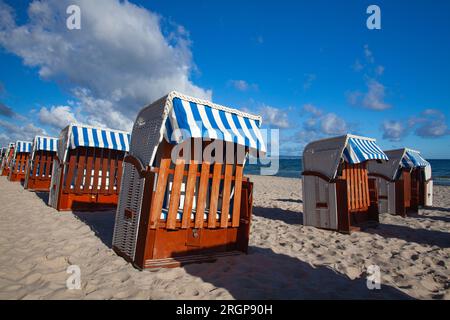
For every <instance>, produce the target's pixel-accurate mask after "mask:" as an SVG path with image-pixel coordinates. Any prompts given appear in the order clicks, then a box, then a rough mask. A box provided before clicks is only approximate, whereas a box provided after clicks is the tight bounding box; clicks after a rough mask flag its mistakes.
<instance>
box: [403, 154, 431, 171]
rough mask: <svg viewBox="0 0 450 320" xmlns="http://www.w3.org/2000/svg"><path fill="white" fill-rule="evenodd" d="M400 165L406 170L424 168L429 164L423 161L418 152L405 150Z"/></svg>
mask: <svg viewBox="0 0 450 320" xmlns="http://www.w3.org/2000/svg"><path fill="white" fill-rule="evenodd" d="M402 165H403V166H404V167H406V168H415V167H426V166H429V165H430V163H429V162H428V161H427V160H425V159H424V158H423V157H422V156H421V155H420V153H419V152H418V151H415V150H407V151H406V152H405V155H404V156H403V159H402Z"/></svg>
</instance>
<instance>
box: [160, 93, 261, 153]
mask: <svg viewBox="0 0 450 320" xmlns="http://www.w3.org/2000/svg"><path fill="white" fill-rule="evenodd" d="M172 103H173V108H172V109H171V111H170V113H169V117H168V121H166V124H165V125H166V127H165V128H166V130H165V133H164V135H165V138H166V140H167V141H169V142H170V143H181V142H182V141H184V140H186V139H189V138H206V139H219V140H223V141H227V142H234V143H237V144H240V145H243V146H247V147H249V148H252V149H257V150H260V151H262V152H266V146H265V143H264V140H263V138H262V135H261V132H260V130H259V127H260V125H261V124H260V121H258V120H255V119H252V118H249V117H245V116H243V115H240V114H237V113H235V112H229V111H226V110H221V109H219V108H214V107H211V106H208V105H203V104H198V103H195V102H192V101H186V100H183V99H180V98H178V97H175V98H173V101H172Z"/></svg>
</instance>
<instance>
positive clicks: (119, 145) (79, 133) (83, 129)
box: [69, 125, 131, 151]
mask: <svg viewBox="0 0 450 320" xmlns="http://www.w3.org/2000/svg"><path fill="white" fill-rule="evenodd" d="M69 135H70V138H69V139H70V143H69V148H70V149H75V148H77V147H94V148H105V149H111V150H119V151H129V150H130V139H131V135H130V134H129V133H128V132H125V131H118V130H112V129H105V128H93V127H89V126H83V125H72V129H71V132H70V133H69Z"/></svg>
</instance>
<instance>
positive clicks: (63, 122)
mask: <svg viewBox="0 0 450 320" xmlns="http://www.w3.org/2000/svg"><path fill="white" fill-rule="evenodd" d="M38 116H39V121H40V122H41V123H42V124H45V125H49V126H51V127H53V128H56V129H62V128H64V127H65V126H67V125H69V124H70V123H73V122H77V120H76V118H75V114H74V113H73V112H72V108H71V107H70V106H53V107H51V108H50V109H47V108H46V107H43V108H41V110H39V114H38Z"/></svg>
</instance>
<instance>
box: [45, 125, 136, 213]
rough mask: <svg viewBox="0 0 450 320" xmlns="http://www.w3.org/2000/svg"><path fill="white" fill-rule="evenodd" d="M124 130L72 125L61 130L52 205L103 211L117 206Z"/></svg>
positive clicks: (125, 142) (125, 147) (125, 140)
mask: <svg viewBox="0 0 450 320" xmlns="http://www.w3.org/2000/svg"><path fill="white" fill-rule="evenodd" d="M129 142H130V135H129V133H127V132H124V131H118V130H112V129H105V128H95V127H91V126H86V125H80V124H71V125H69V126H67V127H66V128H64V129H63V130H62V131H61V134H60V136H59V139H58V150H57V153H56V155H55V158H54V161H53V168H52V176H51V185H50V194H49V205H50V206H52V207H54V208H55V209H57V210H60V211H64V210H87V211H94V210H102V209H108V208H112V207H115V206H116V205H117V201H118V196H119V191H120V181H121V177H122V161H123V157H124V155H125V152H127V151H128V150H129Z"/></svg>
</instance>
